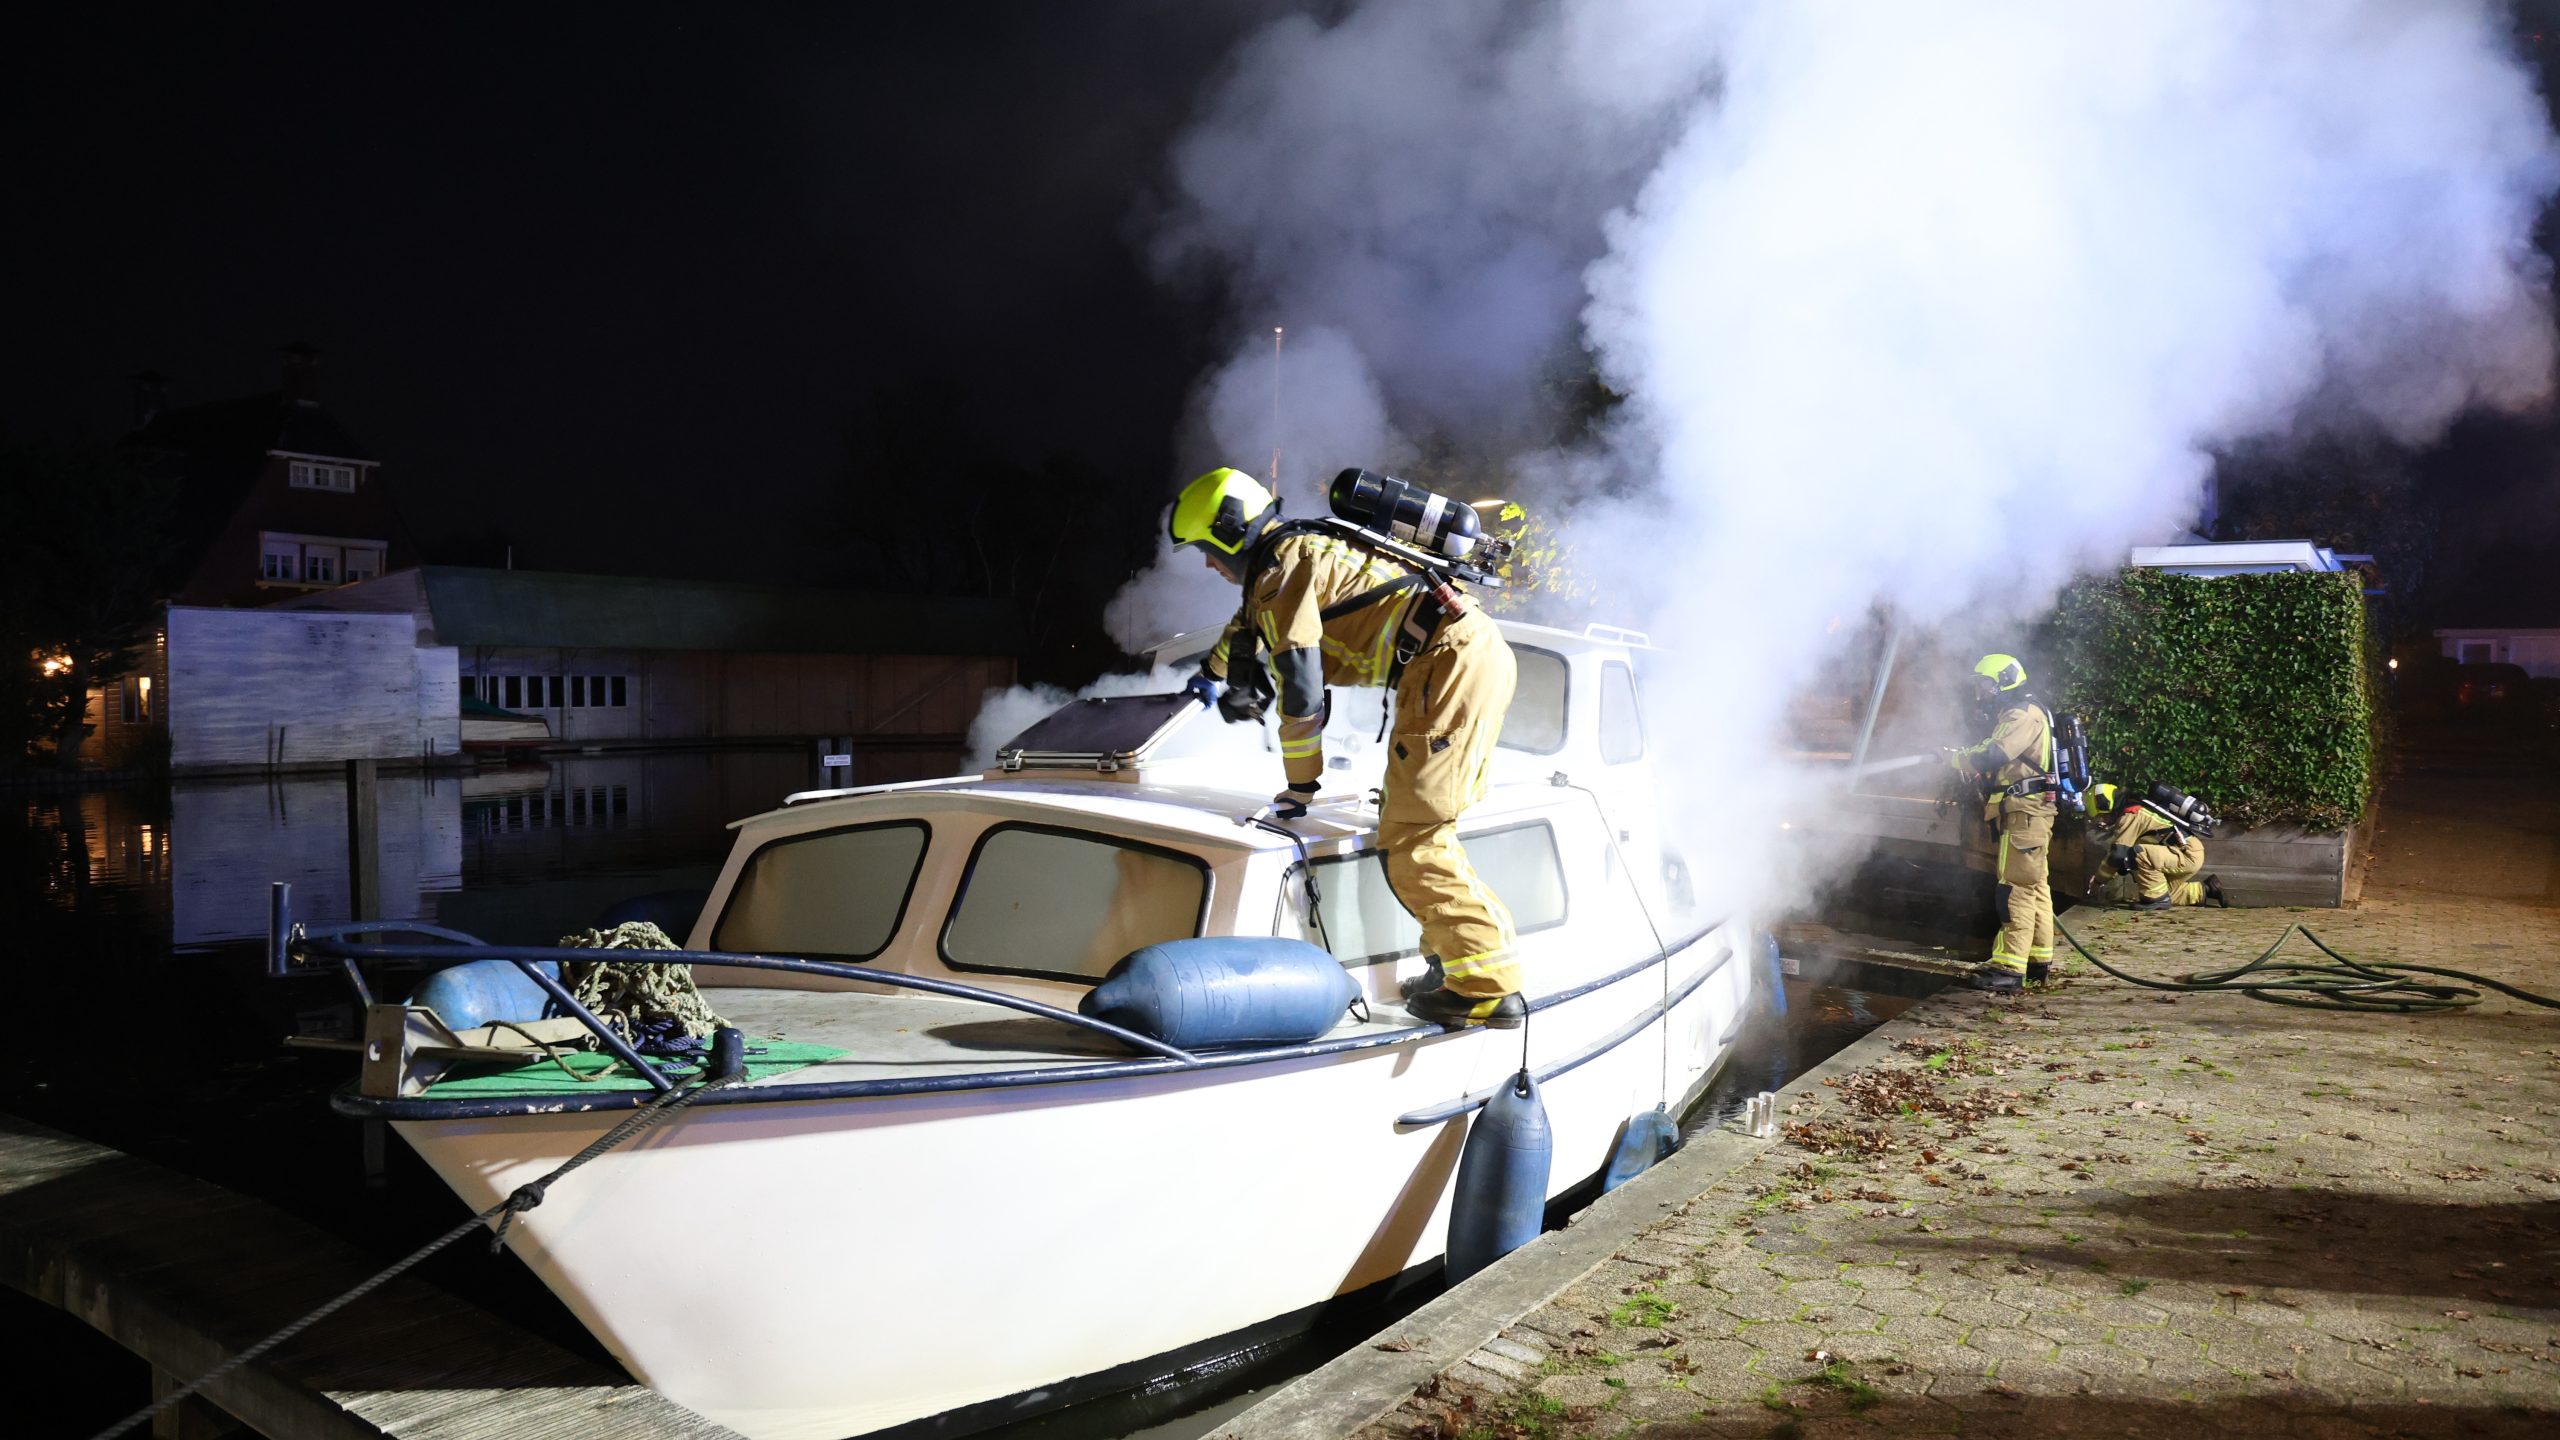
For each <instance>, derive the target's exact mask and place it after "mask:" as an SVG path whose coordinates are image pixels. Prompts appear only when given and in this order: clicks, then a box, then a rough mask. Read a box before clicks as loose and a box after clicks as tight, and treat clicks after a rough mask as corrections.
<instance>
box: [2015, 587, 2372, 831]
mask: <svg viewBox="0 0 2560 1440" xmlns="http://www.w3.org/2000/svg"><path fill="white" fill-rule="evenodd" d="M2045 639H2046V641H2047V644H2046V646H2045V647H2044V648H2045V651H2046V656H2047V658H2048V660H2049V661H2050V662H2051V664H2052V667H2053V670H2054V680H2055V683H2054V684H2053V685H2052V686H2051V687H2049V688H2047V690H2046V693H2047V694H2048V695H2049V696H2050V697H2051V698H2052V700H2053V701H2054V703H2055V705H2056V706H2057V708H2059V709H2062V710H2072V711H2077V712H2079V713H2080V714H2081V715H2082V716H2084V717H2086V719H2087V721H2088V725H2089V764H2090V768H2091V770H2092V771H2093V772H2095V774H2096V777H2097V778H2098V779H2101V780H2113V781H2117V782H2119V783H2124V782H2131V783H2134V784H2139V785H2146V786H2147V785H2149V784H2151V783H2153V782H2155V781H2166V782H2168V783H2169V784H2172V785H2175V786H2178V787H2179V788H2181V789H2185V790H2191V791H2193V792H2195V793H2196V794H2198V795H2201V796H2203V797H2204V798H2205V799H2206V800H2207V801H2208V802H2209V803H2211V804H2212V806H2213V807H2214V810H2215V812H2216V813H2217V814H2220V815H2221V816H2222V817H2223V818H2224V819H2226V820H2231V821H2235V822H2238V823H2240V824H2247V825H2265V824H2279V823H2292V824H2298V825H2305V826H2310V827H2313V828H2317V829H2327V828H2336V827H2343V826H2348V825H2353V824H2355V823H2356V822H2357V821H2358V820H2360V819H2362V818H2363V816H2364V811H2365V805H2366V803H2367V802H2368V801H2370V800H2371V798H2372V796H2373V788H2374V771H2375V762H2376V757H2377V756H2378V754H2379V752H2380V750H2381V743H2382V735H2381V731H2380V728H2379V727H2380V718H2381V717H2380V715H2379V713H2378V711H2377V708H2376V706H2375V705H2374V703H2373V697H2374V696H2375V695H2376V694H2377V693H2378V687H2377V685H2376V684H2375V681H2374V677H2373V670H2372V666H2373V664H2374V663H2375V656H2376V654H2377V653H2378V652H2377V651H2376V649H2375V647H2374V645H2373V643H2372V641H2371V639H2370V637H2369V636H2368V634H2367V627H2366V623H2365V605H2364V596H2363V593H2362V589H2361V582H2360V581H2359V580H2358V578H2357V577H2356V576H2355V575H2353V574H2318V575H2303V574H2288V575H2229V576H2221V577H2217V578H2214V579H2200V578H2197V577H2195V576H2189V575H2168V574H2163V573H2161V572H2160V571H2157V570H2128V571H2126V572H2124V573H2123V574H2121V575H2116V576H2112V577H2108V578H2105V579H2097V580H2089V581H2084V582H2082V583H2080V584H2079V585H2076V586H2074V587H2072V588H2071V589H2070V590H2069V591H2066V592H2065V593H2064V595H2063V597H2062V601H2061V603H2060V605H2058V606H2057V607H2056V609H2055V612H2054V617H2053V622H2052V625H2051V628H2050V629H2049V630H2048V632H2047V634H2046V637H2045Z"/></svg>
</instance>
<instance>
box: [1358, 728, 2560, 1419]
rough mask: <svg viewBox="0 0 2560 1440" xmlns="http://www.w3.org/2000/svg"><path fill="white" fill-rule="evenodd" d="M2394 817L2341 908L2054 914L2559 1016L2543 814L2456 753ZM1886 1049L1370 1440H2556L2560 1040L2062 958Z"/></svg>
mask: <svg viewBox="0 0 2560 1440" xmlns="http://www.w3.org/2000/svg"><path fill="white" fill-rule="evenodd" d="M2383 813H2384V816H2385V827H2384V829H2383V831H2382V833H2381V835H2380V838H2379V840H2378V841H2377V844H2376V854H2377V860H2376V863H2375V868H2374V870H2373V872H2372V875H2371V877H2370V880H2369V883H2368V888H2367V890H2366V899H2365V903H2364V905H2363V906H2362V907H2361V908H2360V909H2357V910H2354V911H2347V912H2279V911H2263V910H2259V911H2252V910H2231V911H2223V910H2202V911H2187V912H2179V913H2171V914H2165V915H2135V914H2130V913H2126V912H2121V911H2114V912H2093V911H2089V910H2081V911H2077V912H2074V913H2072V914H2070V915H2067V916H2065V917H2064V923H2065V925H2066V926H2068V927H2070V928H2072V929H2074V930H2076V931H2077V932H2078V933H2079V934H2080V935H2081V936H2082V937H2083V938H2084V939H2085V940H2086V941H2087V942H2088V943H2089V944H2090V946H2091V948H2093V949H2094V950H2096V951H2097V952H2098V953H2100V954H2102V955H2105V956H2106V957H2108V959H2109V961H2110V963H2114V964H2117V965H2119V966H2121V967H2123V968H2126V969H2129V970H2132V971H2135V972H2136V973H2140V974H2146V975H2155V976H2167V975H2170V974H2174V973H2177V972H2180V971H2184V970H2188V969H2191V968H2196V967H2198V966H2202V965H2207V964H2223V963H2236V961H2237V960H2240V959H2245V958H2247V957H2248V956H2250V955H2254V954H2255V953H2257V951H2259V950H2260V949H2263V948H2264V947H2265V946H2266V945H2267V944H2268V943H2269V942H2270V941H2271V940H2273V939H2274V937H2275V936H2276V935H2277V934H2278V933H2279V932H2280V931H2281V930H2282V929H2283V928H2284V926H2285V924H2286V923H2287V922H2288V921H2290V920H2294V919H2300V920H2303V921H2306V922H2308V923H2309V924H2311V925H2312V926H2313V928H2314V929H2316V930H2317V931H2319V933H2320V935H2321V937H2322V938H2323V939H2325V940H2328V941H2329V942H2330V943H2331V944H2333V945H2335V946H2336V947H2337V948H2338V949H2340V950H2342V951H2344V952H2345V953H2347V954H2349V955H2353V956H2356V957H2359V958H2371V959H2386V960H2387V959H2395V958H2406V959H2415V960H2426V959H2430V957H2432V963H2441V964H2449V965H2453V966H2456V967H2459V968H2463V969H2470V970H2476V971H2478V972H2480V973H2483V974H2488V975H2493V976H2496V977H2498V978H2501V979H2506V980H2510V981H2512V982H2514V983H2517V984H2521V985H2525V986H2527V987H2529V988H2534V989H2538V990H2541V991H2543V992H2545V993H2554V994H2560V792H2556V791H2555V787H2553V786H2552V785H2551V784H2549V783H2548V782H2547V781H2544V780H2542V779H2541V778H2539V777H2537V776H2535V775H2533V774H2531V773H2530V772H2525V771H2522V770H2519V769H2517V768H2515V767H2513V766H2509V765H2505V764H2501V763H2499V762H2498V761H2497V760H2496V759H2495V757H2494V756H2486V755H2481V754H2476V753H2464V752H2461V751H2454V750H2439V751H2436V752H2431V753H2426V754H2421V755H2419V756H2417V757H2416V758H2414V759H2413V760H2412V762H2411V764H2410V768H2409V771H2408V773H2406V774H2405V775H2404V776H2403V777H2402V778H2401V779H2400V780H2399V781H2397V782H2396V783H2395V784H2394V786H2393V788H2392V790H2391V792H2390V794H2389V796H2388V798H2387V801H2386V805H2385V808H2384V812H2383ZM2294 943H2295V944H2296V945H2300V944H2301V943H2302V942H2301V941H2300V940H2299V939H2298V938H2297V939H2296V941H2295V942H2294ZM2305 949H2306V954H2307V947H2305ZM1879 1037H1880V1041H1871V1042H1870V1043H1880V1045H1881V1046H1890V1047H1891V1050H1890V1053H1889V1054H1888V1055H1886V1056H1885V1057H1883V1058H1881V1059H1880V1060H1879V1061H1878V1062H1877V1063H1875V1064H1871V1065H1867V1066H1865V1067H1864V1068H1862V1069H1859V1070H1858V1071H1856V1072H1855V1073H1853V1074H1852V1075H1850V1076H1848V1077H1847V1078H1846V1079H1845V1080H1838V1079H1836V1078H1835V1083H1834V1084H1832V1085H1830V1086H1813V1087H1809V1093H1807V1094H1804V1095H1802V1096H1800V1097H1798V1098H1796V1099H1795V1101H1794V1103H1793V1105H1792V1107H1791V1108H1790V1110H1789V1111H1788V1113H1787V1116H1786V1119H1787V1121H1788V1126H1789V1128H1788V1139H1787V1140H1786V1141H1785V1142H1784V1143H1780V1144H1777V1145H1773V1146H1771V1147H1769V1148H1767V1149H1766V1150H1764V1151H1763V1152H1761V1153H1760V1154H1759V1156H1758V1157H1757V1158H1756V1159H1754V1160H1752V1161H1751V1162H1750V1163H1749V1164H1747V1165H1745V1166H1744V1167H1743V1169H1741V1170H1740V1171H1739V1172H1737V1173H1736V1174H1735V1175H1734V1176H1733V1178H1732V1179H1730V1180H1728V1181H1726V1182H1724V1183H1722V1184H1719V1185H1717V1186H1716V1187H1715V1188H1713V1189H1711V1190H1709V1191H1708V1192H1707V1193H1706V1194H1704V1195H1702V1196H1700V1197H1698V1199H1697V1200H1695V1201H1694V1202H1692V1203H1691V1204H1689V1205H1688V1206H1687V1207H1686V1208H1685V1209H1683V1210H1681V1211H1679V1212H1677V1213H1675V1214H1673V1215H1672V1216H1670V1217H1669V1218H1667V1219H1665V1220H1664V1221H1662V1222H1661V1223H1660V1224H1658V1225H1656V1226H1654V1227H1653V1228H1652V1229H1651V1230H1649V1231H1648V1232H1646V1233H1645V1234H1643V1235H1641V1236H1639V1237H1637V1238H1636V1239H1635V1240H1634V1241H1632V1242H1631V1243H1629V1244H1627V1245H1624V1246H1622V1247H1620V1249H1619V1251H1618V1253H1617V1255H1616V1257H1615V1258H1613V1259H1612V1260H1610V1261H1608V1262H1606V1263H1604V1264H1602V1265H1601V1266H1599V1267H1598V1268H1596V1269H1594V1270H1592V1271H1590V1272H1588V1273H1587V1274H1585V1275H1583V1276H1582V1277H1581V1278H1580V1279H1579V1280H1578V1281H1576V1282H1575V1283H1573V1284H1572V1285H1570V1286H1568V1287H1567V1288H1566V1289H1565V1290H1564V1291H1563V1292H1562V1293H1560V1294H1558V1295H1557V1296H1555V1297H1554V1298H1553V1299H1552V1300H1551V1301H1550V1302H1549V1303H1547V1304H1546V1305H1545V1306H1543V1307H1542V1308H1540V1309H1538V1310H1536V1311H1534V1312H1532V1313H1530V1314H1529V1315H1527V1316H1525V1317H1523V1318H1522V1319H1521V1320H1520V1321H1519V1322H1518V1323H1517V1324H1515V1325H1513V1326H1512V1327H1511V1328H1510V1329H1509V1330H1508V1331H1506V1332H1505V1337H1504V1338H1503V1339H1502V1340H1499V1341H1496V1342H1495V1343H1494V1344H1493V1345H1491V1346H1489V1347H1487V1348H1486V1349H1484V1350H1481V1351H1478V1352H1477V1353H1476V1354H1475V1355H1474V1356H1472V1357H1470V1358H1469V1359H1468V1360H1467V1361H1464V1362H1461V1363H1459V1364H1457V1365H1455V1366H1452V1367H1451V1368H1450V1369H1449V1370H1447V1371H1445V1372H1443V1374H1442V1375H1441V1376H1440V1377H1439V1378H1438V1379H1437V1380H1436V1381H1434V1382H1433V1384H1432V1385H1430V1386H1428V1387H1426V1389H1425V1392H1424V1393H1422V1394H1420V1395H1417V1396H1416V1397H1415V1398H1414V1399H1413V1400H1411V1401H1409V1402H1408V1403H1407V1404H1406V1405H1405V1406H1403V1407H1402V1408H1401V1409H1399V1410H1397V1411H1395V1412H1391V1413H1390V1414H1389V1415H1388V1416H1387V1417H1385V1418H1384V1419H1382V1420H1381V1421H1379V1422H1376V1423H1374V1424H1372V1425H1371V1426H1370V1427H1369V1428H1368V1429H1367V1430H1366V1431H1364V1432H1363V1435H1364V1437H1365V1440H1383V1437H1387V1436H1402V1435H1413V1434H1425V1435H1434V1434H1437V1435H1452V1436H1458V1435H1470V1434H1472V1435H1475V1436H1480V1437H1490V1440H1513V1437H1522V1436H1535V1437H1555V1440H1565V1437H1578V1436H1615V1435H1620V1434H1624V1433H1627V1432H1629V1431H1631V1430H1632V1431H1636V1432H1639V1433H1641V1434H1643V1435H1645V1436H1648V1437H1657V1440H1659V1437H1671V1436H1686V1435H1691V1434H1698V1435H1708V1434H1712V1435H1730V1436H1771V1435H1775V1436H1780V1437H1788V1440H1792V1437H1796V1436H1806V1437H1812V1436H1828V1435H1835V1434H1836V1435H1867V1434H1878V1433H1889V1432H1908V1433H1930V1432H1955V1433H1961V1434H1964V1435H1980V1434H1991V1435H2011V1434H2015V1435H2081V1434H2088V1435H2162V1436H2177V1437H2182V1440H2183V1437H2190V1436H2203V1435H2209V1434H2213V1433H2215V1432H2227V1433H2229V1434H2231V1435H2234V1436H2239V1435H2253V1436H2254V1435H2291V1436H2303V1437H2319V1436H2329V1435H2340V1436H2345V1435H2413V1436H2436V1435H2515V1436H2528V1435H2529V1436H2535V1437H2552V1436H2560V1011H2552V1010H2541V1009H2535V1008H2532V1007H2528V1006H2525V1005H2522V1004H2519V1003H2516V1002H2512V1001H2509V1000H2506V999H2505V998H2503V997H2498V996H2494V995H2493V996H2492V997H2491V998H2490V999H2489V1000H2488V1001H2487V1002H2485V1003H2484V1004H2482V1005H2481V1006H2479V1007H2478V1008H2477V1009H2475V1010H2473V1011H2470V1012H2466V1013H2463V1014H2459V1015H2439V1016H2428V1017H2411V1018H2401V1017H2361V1016H2347V1015H2331V1014H2322V1013H2316V1012H2308V1011H2300V1010H2292V1009H2285V1008H2280V1007H2277V1006H2273V1005H2268V1004H2263V1003H2259V1002H2254V1001H2251V1000H2247V999H2244V998H2241V997H2238V996H2222V995H2216V996H2209V997H2208V996H2194V995H2162V994H2158V993H2154V992H2146V991H2139V990H2136V989H2133V988H2131V987H2128V986H2125V985H2123V984H2120V983H2118V982H2116V981H2113V980H2111V979H2108V978H2106V977H2104V976H2102V975H2098V974H2096V973H2095V972H2093V971H2091V970H2090V968H2089V967H2088V966H2086V965H2085V964H2077V963H2074V964H2072V965H2069V966H2066V967H2064V978H2063V979H2062V980H2061V981H2060V982H2059V983H2058V984H2056V985H2055V986H2053V987H2052V988H2051V989H2050V990H2049V991H2048V992H2046V993H2043V994H2039V995H2034V996H2030V997H2027V998H2025V999H2021V1000H1993V999H1990V998H1989V997H1985V996H1981V995H1977V994H1972V993H1948V994H1943V995H1940V996H1938V997H1936V998H1934V999H1932V1000H1929V1001H1926V1002H1924V1003H1923V1004H1921V1005H1920V1006H1918V1007H1915V1008H1914V1009H1913V1010H1912V1011H1911V1012H1910V1013H1908V1014H1907V1015H1905V1016H1904V1017H1902V1018H1901V1019H1900V1020H1898V1021H1896V1022H1895V1023H1894V1024H1893V1025H1892V1026H1890V1027H1888V1028H1887V1029H1886V1030H1884V1031H1881V1032H1879Z"/></svg>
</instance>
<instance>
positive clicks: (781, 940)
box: [711, 820, 929, 960]
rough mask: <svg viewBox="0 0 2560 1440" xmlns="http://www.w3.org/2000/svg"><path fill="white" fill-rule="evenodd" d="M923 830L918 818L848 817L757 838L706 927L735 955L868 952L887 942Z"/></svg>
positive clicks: (912, 876) (835, 956)
mask: <svg viewBox="0 0 2560 1440" xmlns="http://www.w3.org/2000/svg"><path fill="white" fill-rule="evenodd" d="M928 834H929V832H928V831H927V830H926V828H925V825H924V822H922V821H920V820H899V821H893V822H891V823H889V824H885V825H855V826H849V827H847V828H845V829H841V830H820V831H816V832H814V833H812V834H807V835H793V836H789V837H787V838H785V839H781V840H776V841H773V842H771V843H770V844H766V845H762V846H758V847H757V849H756V852H755V853H754V854H752V855H749V856H748V857H747V863H746V864H745V865H744V866H742V867H740V869H739V871H738V883H737V884H736V885H735V886H732V887H731V888H730V891H729V903H728V904H727V905H725V906H723V907H721V910H720V923H719V924H717V925H715V926H713V927H712V931H711V948H713V949H714V950H727V951H731V952H733V953H737V954H742V955H797V956H800V957H803V958H805V959H810V960H868V959H870V958H872V957H873V956H875V955H878V954H879V953H880V952H881V951H883V950H886V949H888V948H889V941H890V939H891V937H893V936H895V935H896V934H897V933H898V921H899V919H900V918H901V917H902V916H904V915H905V914H906V913H907V897H908V896H909V895H910V894H912V893H913V891H914V889H915V883H916V866H917V863H918V862H919V861H921V860H923V858H924V847H925V841H926V839H927V838H928Z"/></svg>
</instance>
